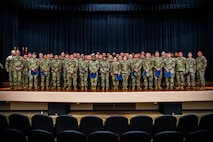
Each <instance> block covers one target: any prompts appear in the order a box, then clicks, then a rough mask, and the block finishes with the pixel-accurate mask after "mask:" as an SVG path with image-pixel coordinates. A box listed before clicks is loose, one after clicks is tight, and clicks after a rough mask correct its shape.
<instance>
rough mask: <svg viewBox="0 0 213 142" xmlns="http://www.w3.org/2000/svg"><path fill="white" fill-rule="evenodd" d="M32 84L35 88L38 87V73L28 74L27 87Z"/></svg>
mask: <svg viewBox="0 0 213 142" xmlns="http://www.w3.org/2000/svg"><path fill="white" fill-rule="evenodd" d="M33 86H34V88H35V89H38V75H30V76H29V87H30V89H31V88H32V87H33Z"/></svg>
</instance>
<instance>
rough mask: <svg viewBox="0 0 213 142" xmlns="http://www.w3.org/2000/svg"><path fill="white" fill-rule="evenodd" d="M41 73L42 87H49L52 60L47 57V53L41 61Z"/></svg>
mask: <svg viewBox="0 0 213 142" xmlns="http://www.w3.org/2000/svg"><path fill="white" fill-rule="evenodd" d="M40 75H41V89H42V90H44V88H45V87H46V89H49V81H50V80H49V79H50V62H49V60H48V59H47V55H46V54H45V55H44V56H43V59H42V60H41V61H40Z"/></svg>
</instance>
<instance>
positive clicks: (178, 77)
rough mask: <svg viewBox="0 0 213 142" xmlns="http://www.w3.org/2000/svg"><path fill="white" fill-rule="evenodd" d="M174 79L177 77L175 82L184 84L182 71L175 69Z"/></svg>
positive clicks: (179, 84)
mask: <svg viewBox="0 0 213 142" xmlns="http://www.w3.org/2000/svg"><path fill="white" fill-rule="evenodd" d="M176 79H177V84H178V86H179V87H180V86H184V82H185V79H184V72H183V71H177V72H176Z"/></svg>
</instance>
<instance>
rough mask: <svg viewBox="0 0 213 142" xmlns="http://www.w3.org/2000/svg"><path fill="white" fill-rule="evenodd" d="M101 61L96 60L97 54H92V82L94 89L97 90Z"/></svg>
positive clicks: (90, 68)
mask: <svg viewBox="0 0 213 142" xmlns="http://www.w3.org/2000/svg"><path fill="white" fill-rule="evenodd" d="M98 70H99V62H98V61H97V60H96V56H95V55H92V60H91V61H90V62H89V72H90V75H91V76H90V82H91V87H92V90H96V87H97V79H98ZM92 76H93V77H92Z"/></svg>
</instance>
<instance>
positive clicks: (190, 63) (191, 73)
mask: <svg viewBox="0 0 213 142" xmlns="http://www.w3.org/2000/svg"><path fill="white" fill-rule="evenodd" d="M195 72H196V60H195V59H194V58H192V53H191V52H189V53H188V58H187V59H186V73H187V74H188V75H187V78H186V80H187V88H190V87H192V88H193V89H195Z"/></svg>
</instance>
